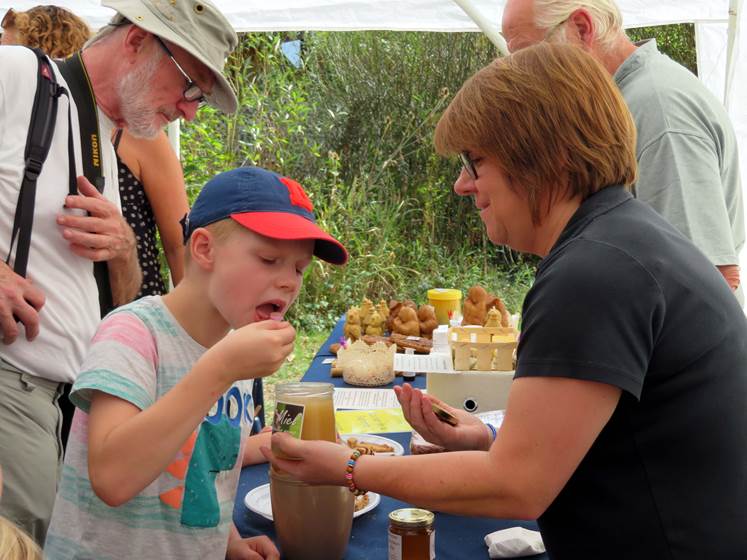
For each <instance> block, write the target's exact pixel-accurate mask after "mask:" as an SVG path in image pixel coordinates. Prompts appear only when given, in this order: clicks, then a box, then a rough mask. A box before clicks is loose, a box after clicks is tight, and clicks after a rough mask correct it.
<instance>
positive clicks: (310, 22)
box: [0, 0, 747, 271]
mask: <svg viewBox="0 0 747 560" xmlns="http://www.w3.org/2000/svg"><path fill="white" fill-rule="evenodd" d="M50 1H52V2H54V3H55V4H57V5H60V6H64V7H67V8H69V9H70V10H72V11H74V12H75V13H77V14H78V15H80V16H81V17H83V18H84V19H86V20H87V21H88V22H89V23H90V25H91V26H92V27H93V28H98V27H100V26H102V25H103V24H105V23H106V22H107V21H108V19H109V18H110V17H111V16H112V14H113V11H112V10H110V9H109V8H104V7H102V6H101V5H100V1H99V0H50ZM213 2H214V3H215V4H216V5H217V6H218V7H219V8H220V9H221V11H222V12H223V13H224V14H225V15H226V17H227V18H228V20H229V21H230V22H231V23H232V24H233V26H234V28H235V29H236V31H281V30H330V31H352V30H363V29H369V30H383V29H390V30H399V31H445V32H448V31H451V32H453V31H480V28H479V27H478V26H477V24H476V23H475V20H474V19H472V18H470V17H469V16H468V15H467V13H466V12H465V10H464V9H463V8H462V6H464V7H466V8H472V9H471V10H469V11H470V13H472V15H473V16H474V15H475V14H478V15H479V16H482V17H481V19H482V21H481V24H482V26H483V28H485V26H486V25H488V26H492V28H493V30H495V29H498V28H499V27H500V21H501V15H502V11H503V5H504V4H505V0H273V1H272V2H268V1H267V0H213ZM39 3H41V2H40V0H11V1H8V0H0V17H1V16H2V15H4V14H5V11H6V10H7V8H9V7H13V8H14V9H18V10H26V9H29V8H31V7H33V6H35V5H37V4H39ZM617 4H618V5H619V6H620V8H621V10H622V12H623V21H624V22H625V26H626V27H641V26H650V25H665V24H670V23H683V22H694V23H695V32H696V48H697V57H698V71H699V75H700V78H701V79H702V80H703V82H704V83H705V84H706V85H707V86H708V87H709V88H710V89H711V91H713V92H714V93H715V94H716V96H717V97H718V98H719V99H722V100H723V101H724V103H725V104H726V105H727V107H728V109H729V113H730V115H731V117H732V120H733V122H734V126H735V128H736V130H737V135H738V137H739V142H740V151H741V155H742V158H741V159H742V177H743V179H742V184H743V186H744V187H745V188H747V35H745V34H744V33H741V32H740V31H741V30H744V29H745V28H746V27H747V13H744V11H743V10H742V9H741V8H742V0H707V1H706V0H617ZM745 198H747V197H745ZM741 264H742V269H743V270H745V271H747V251H744V252H743V254H742V263H741Z"/></svg>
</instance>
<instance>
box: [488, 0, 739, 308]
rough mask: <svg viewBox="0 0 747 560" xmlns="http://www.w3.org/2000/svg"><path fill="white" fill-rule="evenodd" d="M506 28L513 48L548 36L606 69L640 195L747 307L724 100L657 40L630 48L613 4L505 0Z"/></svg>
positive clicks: (735, 171)
mask: <svg viewBox="0 0 747 560" xmlns="http://www.w3.org/2000/svg"><path fill="white" fill-rule="evenodd" d="M502 29H503V35H504V36H505V38H506V41H507V42H508V48H509V50H510V51H511V52H516V51H518V50H520V49H522V48H524V47H528V46H530V45H533V44H535V43H538V42H540V41H543V40H548V41H554V42H568V43H573V44H575V45H577V46H580V47H581V48H583V49H584V50H586V51H587V52H589V53H590V54H591V55H592V56H594V57H595V58H596V59H597V60H598V61H599V62H601V63H602V65H603V66H604V67H605V68H606V69H607V71H608V72H609V73H610V74H611V75H612V76H613V78H614V80H615V82H616V83H617V86H618V87H619V88H620V92H621V93H622V95H623V98H624V99H625V102H626V103H627V105H628V108H629V109H630V112H631V113H632V115H633V119H634V121H635V124H636V130H637V133H638V140H637V146H636V159H637V160H638V179H637V181H636V184H635V195H636V197H637V198H638V199H640V200H642V201H643V202H646V203H648V204H649V205H651V206H652V207H653V208H654V209H655V210H656V211H657V212H659V213H660V214H661V215H662V216H664V217H665V218H666V219H667V220H668V221H669V222H670V223H671V224H672V225H674V226H675V227H676V228H677V229H678V230H679V231H680V233H682V234H683V235H684V236H685V237H687V238H689V239H690V240H691V241H692V242H693V243H694V244H695V246H696V247H698V249H700V250H701V251H702V252H703V253H704V254H705V255H706V257H708V260H710V261H711V263H713V265H714V266H716V268H718V270H719V272H721V274H722V275H723V276H724V278H725V279H726V281H727V283H728V284H729V285H730V286H731V288H732V290H734V291H735V294H736V296H737V299H739V301H740V303H744V300H743V294H742V290H741V289H740V287H739V284H740V271H739V265H738V263H739V252H740V251H741V250H742V247H743V246H744V241H745V226H744V214H743V209H742V189H741V185H740V175H739V155H738V152H737V141H736V135H735V133H734V128H733V125H732V124H731V122H730V120H729V117H728V115H727V113H726V111H725V109H724V107H723V105H722V104H721V103H720V102H719V101H718V99H716V97H715V96H713V95H712V94H711V93H710V92H709V91H708V90H707V89H706V87H705V85H703V83H702V82H701V81H700V80H698V79H697V78H696V77H695V76H694V75H693V74H692V73H691V72H689V71H688V70H687V69H686V68H684V67H682V66H681V65H679V64H677V63H676V62H674V61H673V60H671V59H670V58H669V57H667V56H666V55H664V54H662V53H660V52H659V50H658V49H657V46H656V41H655V40H653V39H650V40H647V41H643V42H641V43H637V44H636V43H633V42H631V41H630V39H628V37H627V36H626V35H625V31H624V30H623V28H622V16H621V14H620V10H619V9H618V7H617V5H616V4H615V2H614V0H507V1H506V5H505V8H504V11H503V25H502Z"/></svg>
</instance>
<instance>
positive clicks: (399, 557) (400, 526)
mask: <svg viewBox="0 0 747 560" xmlns="http://www.w3.org/2000/svg"><path fill="white" fill-rule="evenodd" d="M433 518H434V515H433V514H432V513H431V512H430V511H427V510H424V509H417V508H407V509H398V510H395V511H393V512H392V513H390V514H389V560H434V559H435V557H436V555H435V538H436V534H435V531H434V530H433Z"/></svg>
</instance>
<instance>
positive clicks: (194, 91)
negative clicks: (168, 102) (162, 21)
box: [153, 35, 206, 105]
mask: <svg viewBox="0 0 747 560" xmlns="http://www.w3.org/2000/svg"><path fill="white" fill-rule="evenodd" d="M153 37H155V39H156V41H158V44H159V45H161V46H162V47H163V50H165V51H166V54H167V55H169V58H170V59H171V62H173V63H174V66H176V69H177V70H179V72H181V74H182V76H184V79H185V80H186V82H187V87H185V88H184V92H183V93H182V95H183V96H184V99H186V100H187V101H189V102H190V103H191V102H194V101H197V102H198V103H199V104H200V105H202V104H203V103H205V101H206V100H205V94H204V93H203V91H202V89H200V86H198V85H197V83H196V82H195V81H194V80H193V79H192V78H190V77H189V74H187V73H186V72H185V71H184V68H182V67H181V65H180V64H179V63H178V62H177V61H176V59H175V58H174V55H173V54H172V53H171V51H170V50H169V48H168V47H167V46H166V43H164V42H163V40H162V39H161V38H160V37H159V36H158V35H153Z"/></svg>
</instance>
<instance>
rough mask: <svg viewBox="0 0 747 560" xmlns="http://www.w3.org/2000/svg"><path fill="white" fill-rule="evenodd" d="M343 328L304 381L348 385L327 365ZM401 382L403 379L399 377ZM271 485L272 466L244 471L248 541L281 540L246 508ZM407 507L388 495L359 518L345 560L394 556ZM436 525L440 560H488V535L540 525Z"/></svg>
mask: <svg viewBox="0 0 747 560" xmlns="http://www.w3.org/2000/svg"><path fill="white" fill-rule="evenodd" d="M342 325H343V320H342V319H341V320H340V321H339V322H338V323H337V325H336V326H335V328H334V330H333V331H332V334H331V335H330V336H329V338H328V339H327V340H326V341H325V343H324V344H323V345H322V346H321V348H320V349H319V352H318V353H317V355H316V356H315V357H314V360H313V361H312V363H311V366H310V367H309V369H308V371H307V372H306V373H305V374H304V376H303V381H327V382H332V383H334V385H335V386H337V387H343V386H346V385H345V383H344V382H343V380H342V379H341V378H331V377H330V375H329V370H330V366H329V364H323V363H322V362H323V361H324V360H325V359H326V358H329V357H331V356H333V354H332V353H331V352H330V351H329V345H330V344H332V343H333V342H338V341H339V339H340V337H341V336H342ZM395 383H396V384H401V383H402V379H401V378H397V380H396V381H395ZM414 385H415V386H417V387H424V386H425V380H424V378H423V377H421V376H418V378H417V380H416V382H415V383H414ZM390 387H391V385H390ZM381 435H383V436H385V437H388V438H391V439H394V440H396V441H398V442H399V443H400V444H402V446H403V447H404V448H405V449H406V450H407V449H408V448H409V443H410V434H409V433H397V434H381ZM268 481H269V477H268V465H267V464H262V465H254V466H251V467H246V468H244V469H243V470H242V471H241V478H240V480H239V488H238V491H237V494H236V504H235V506H234V511H233V520H234V522H235V523H236V527H237V528H238V530H239V533H241V535H242V536H244V537H250V536H256V535H267V536H269V537H270V538H271V539H273V540H276V538H275V528H274V526H273V524H272V522H271V521H268V520H266V519H265V518H263V517H261V516H260V515H257V514H256V513H254V512H252V511H250V510H248V509H247V508H246V506H245V505H244V496H245V495H246V494H247V492H249V491H250V490H252V489H253V488H256V487H257V486H260V485H262V484H267V482H268ZM404 507H412V506H411V505H410V504H406V503H404V502H400V501H399V500H394V499H392V498H388V497H386V496H382V497H381V503H380V504H379V505H378V506H377V507H376V508H375V509H373V510H372V511H370V512H368V513H366V514H364V515H362V516H360V517H358V518H357V519H355V520H354V522H353V531H352V534H351V537H350V544H349V545H348V551H347V554H346V555H345V560H385V559H386V558H387V557H388V554H387V531H388V527H389V518H388V516H389V513H390V512H392V511H394V510H395V509H399V508H404ZM434 526H435V530H436V558H438V560H473V559H479V558H488V549H487V547H486V546H485V541H484V537H485V535H487V534H488V533H491V532H493V531H498V530H499V529H507V528H509V527H515V526H521V527H526V528H527V529H533V530H535V531H536V530H537V525H536V523H534V522H530V521H510V520H502V519H488V518H479V517H461V516H457V515H448V514H444V513H436V519H435V522H434ZM526 558H527V559H531V560H546V559H547V555H546V554H540V555H535V556H527V557H526Z"/></svg>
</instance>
